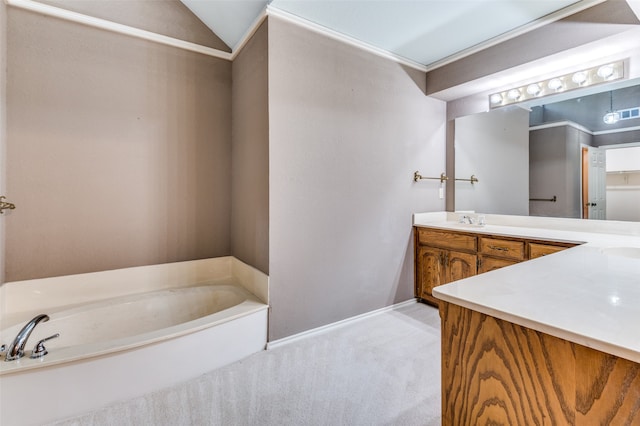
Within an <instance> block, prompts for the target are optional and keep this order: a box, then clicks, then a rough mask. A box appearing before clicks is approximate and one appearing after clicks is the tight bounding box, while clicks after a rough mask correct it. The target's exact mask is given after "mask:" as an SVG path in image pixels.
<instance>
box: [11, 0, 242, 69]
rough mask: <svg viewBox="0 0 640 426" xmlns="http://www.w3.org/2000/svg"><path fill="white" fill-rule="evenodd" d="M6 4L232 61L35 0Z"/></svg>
mask: <svg viewBox="0 0 640 426" xmlns="http://www.w3.org/2000/svg"><path fill="white" fill-rule="evenodd" d="M5 1H6V4H7V5H9V6H12V7H16V8H19V9H24V10H28V11H31V12H36V13H40V14H43V15H46V16H51V17H54V18H59V19H64V20H66V21H71V22H75V23H78V24H82V25H87V26H89V27H93V28H98V29H101V30H106V31H111V32H114V33H118V34H123V35H127V36H131V37H136V38H139V39H143V40H147V41H152V42H155V43H159V44H164V45H166V46H171V47H177V48H179V49H184V50H189V51H191V52H196V53H201V54H203V55H208V56H213V57H215V58H220V59H224V60H227V61H231V60H232V54H231V53H229V52H224V51H222V50H218V49H214V48H212V47H208V46H203V45H201V44H197V43H192V42H190V41H185V40H180V39H177V38H174V37H169V36H165V35H162V34H157V33H154V32H151V31H146V30H141V29H138V28H134V27H131V26H129V25H123V24H118V23H116V22H112V21H108V20H106V19H101V18H94V17H92V16H88V15H84V14H82V13H78V12H72V11H70V10H66V9H62V8H59V7H55V6H50V5H47V4H44V3H38V2H35V1H33V0H5Z"/></svg>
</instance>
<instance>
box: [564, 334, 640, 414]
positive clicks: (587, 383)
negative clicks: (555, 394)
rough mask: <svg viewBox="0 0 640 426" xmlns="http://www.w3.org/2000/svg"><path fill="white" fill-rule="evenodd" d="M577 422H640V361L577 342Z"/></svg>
mask: <svg viewBox="0 0 640 426" xmlns="http://www.w3.org/2000/svg"><path fill="white" fill-rule="evenodd" d="M576 363H577V366H578V367H579V368H580V370H581V371H582V372H583V374H579V375H578V377H577V382H576V424H578V425H585V426H586V425H638V424H640V364H637V363H635V362H632V361H628V360H626V359H621V358H618V357H616V356H613V355H609V354H605V353H602V352H599V351H595V350H593V349H589V348H586V347H584V346H579V345H576Z"/></svg>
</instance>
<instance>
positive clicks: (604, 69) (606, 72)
mask: <svg viewBox="0 0 640 426" xmlns="http://www.w3.org/2000/svg"><path fill="white" fill-rule="evenodd" d="M598 76H600V77H601V78H603V79H605V80H607V79H608V78H611V76H613V65H603V66H601V67H600V68H598Z"/></svg>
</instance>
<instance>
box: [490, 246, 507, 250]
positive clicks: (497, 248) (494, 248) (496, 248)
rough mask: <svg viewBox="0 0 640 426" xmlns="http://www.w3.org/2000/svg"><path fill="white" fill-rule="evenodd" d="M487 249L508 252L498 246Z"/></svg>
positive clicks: (505, 248)
mask: <svg viewBox="0 0 640 426" xmlns="http://www.w3.org/2000/svg"><path fill="white" fill-rule="evenodd" d="M487 247H489V248H490V249H491V250H498V251H509V249H508V248H507V247H498V246H487Z"/></svg>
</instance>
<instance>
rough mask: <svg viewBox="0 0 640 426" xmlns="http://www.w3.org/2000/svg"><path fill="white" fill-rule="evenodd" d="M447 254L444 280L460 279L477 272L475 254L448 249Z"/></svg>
mask: <svg viewBox="0 0 640 426" xmlns="http://www.w3.org/2000/svg"><path fill="white" fill-rule="evenodd" d="M446 256H447V262H446V265H447V268H446V274H445V276H446V277H445V278H446V282H451V281H456V280H461V279H463V278H467V277H471V276H473V275H476V274H477V273H478V268H477V257H476V255H475V254H469V253H462V252H457V251H449V252H447V253H446Z"/></svg>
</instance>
